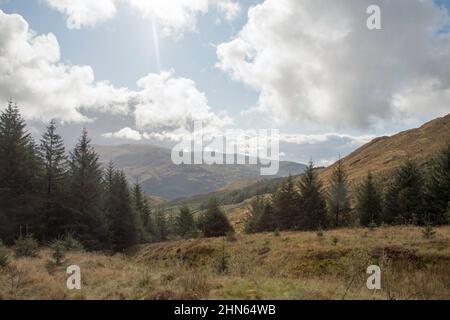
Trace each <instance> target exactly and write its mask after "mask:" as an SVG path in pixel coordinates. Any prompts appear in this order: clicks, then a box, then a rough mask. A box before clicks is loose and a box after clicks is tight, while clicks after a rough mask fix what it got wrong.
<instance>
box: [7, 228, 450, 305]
mask: <svg viewBox="0 0 450 320" xmlns="http://www.w3.org/2000/svg"><path fill="white" fill-rule="evenodd" d="M434 232H435V233H434V234H433V235H428V236H426V235H425V234H424V229H423V228H420V227H414V226H394V227H379V228H376V229H373V230H370V229H367V228H348V229H338V230H332V231H321V232H320V231H319V232H281V233H262V234H255V235H241V234H237V235H233V236H228V237H226V238H213V239H205V238H199V239H194V240H180V241H172V242H163V243H155V244H146V245H140V246H136V247H134V248H132V249H131V250H129V251H128V252H126V253H121V254H115V255H106V254H104V253H94V252H84V251H79V252H68V253H66V255H65V257H64V260H63V261H62V263H61V265H57V264H55V263H54V262H53V257H52V255H53V252H52V250H51V249H50V248H46V247H42V248H40V249H39V252H38V255H37V257H34V258H30V257H26V258H16V257H14V252H13V250H12V249H8V256H9V264H8V265H7V266H6V267H3V268H0V299H19V300H21V299H56V300H63V299H79V300H83V299H86V300H91V299H113V300H120V299H149V300H158V299H159V300H161V299H189V300H191V299H336V300H342V299H389V300H408V299H450V226H445V227H439V228H435V229H434ZM69 265H78V266H79V267H80V269H81V281H82V287H81V290H68V289H67V287H66V280H67V277H68V275H67V274H66V268H67V267H68V266H69ZM369 265H378V266H380V268H381V271H382V275H381V279H382V280H381V283H382V286H381V290H375V291H373V290H368V289H367V286H366V281H367V278H368V276H369V275H368V274H366V269H367V267H368V266H369Z"/></svg>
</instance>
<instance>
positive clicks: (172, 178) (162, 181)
mask: <svg viewBox="0 0 450 320" xmlns="http://www.w3.org/2000/svg"><path fill="white" fill-rule="evenodd" d="M95 149H96V151H97V152H98V153H99V155H100V161H101V162H102V163H103V164H106V163H108V162H109V161H113V162H114V164H115V166H116V167H118V168H120V169H123V170H124V171H125V174H126V175H127V177H128V178H129V180H130V181H133V182H134V181H135V180H136V179H139V182H140V183H141V184H142V188H143V189H144V191H145V192H146V193H147V194H151V195H155V196H160V197H164V198H167V199H176V198H180V197H189V196H192V195H197V194H203V193H210V192H214V191H216V190H219V189H221V188H224V187H226V186H227V185H230V184H233V183H236V182H238V181H239V182H240V183H241V181H243V180H245V179H254V178H256V177H260V166H259V165H212V166H210V165H175V164H173V163H172V160H171V150H169V149H165V148H160V147H155V146H151V145H133V144H129V145H119V146H95ZM304 169H305V166H304V165H302V164H298V163H294V162H285V161H282V162H280V171H279V174H278V175H277V176H274V178H275V177H285V176H288V175H289V174H298V173H301V172H303V170H304Z"/></svg>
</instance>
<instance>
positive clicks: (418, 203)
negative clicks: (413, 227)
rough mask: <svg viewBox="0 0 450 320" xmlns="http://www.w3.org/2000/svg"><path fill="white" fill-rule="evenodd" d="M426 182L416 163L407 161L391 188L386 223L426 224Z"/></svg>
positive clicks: (386, 205) (398, 172)
mask: <svg viewBox="0 0 450 320" xmlns="http://www.w3.org/2000/svg"><path fill="white" fill-rule="evenodd" d="M423 189H424V181H423V178H422V174H421V172H420V169H419V167H418V166H417V164H416V162H415V161H413V160H407V161H406V162H405V163H404V164H403V165H402V167H401V168H399V169H398V170H397V172H396V174H395V178H394V181H393V183H392V184H391V185H390V186H389V188H388V191H387V194H386V201H385V210H384V211H385V212H384V221H385V222H387V223H416V224H423V223H425V220H426V217H425V210H424V209H425V208H424V190H423Z"/></svg>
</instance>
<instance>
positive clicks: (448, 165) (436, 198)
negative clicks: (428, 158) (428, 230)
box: [425, 144, 450, 225]
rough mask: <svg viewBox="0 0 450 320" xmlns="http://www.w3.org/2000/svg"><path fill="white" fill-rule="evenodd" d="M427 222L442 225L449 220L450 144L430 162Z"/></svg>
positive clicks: (427, 185)
mask: <svg viewBox="0 0 450 320" xmlns="http://www.w3.org/2000/svg"><path fill="white" fill-rule="evenodd" d="M425 190H426V192H425V200H426V210H427V211H426V213H427V216H426V220H427V223H431V224H435V225H442V224H447V223H448V222H449V218H450V217H449V216H448V213H447V210H448V208H449V204H450V144H449V145H448V146H447V148H446V149H444V150H442V152H441V153H440V154H439V155H438V156H437V157H436V158H435V159H433V161H432V162H431V168H430V170H429V174H428V179H427V183H426V189H425Z"/></svg>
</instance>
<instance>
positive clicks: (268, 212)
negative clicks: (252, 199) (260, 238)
mask: <svg viewBox="0 0 450 320" xmlns="http://www.w3.org/2000/svg"><path fill="white" fill-rule="evenodd" d="M277 227H278V225H277V221H276V216H275V212H274V210H273V207H272V204H271V203H270V201H265V205H264V210H263V212H262V215H261V217H260V218H259V221H258V227H257V229H258V231H259V232H267V231H275V230H276V229H277Z"/></svg>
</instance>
